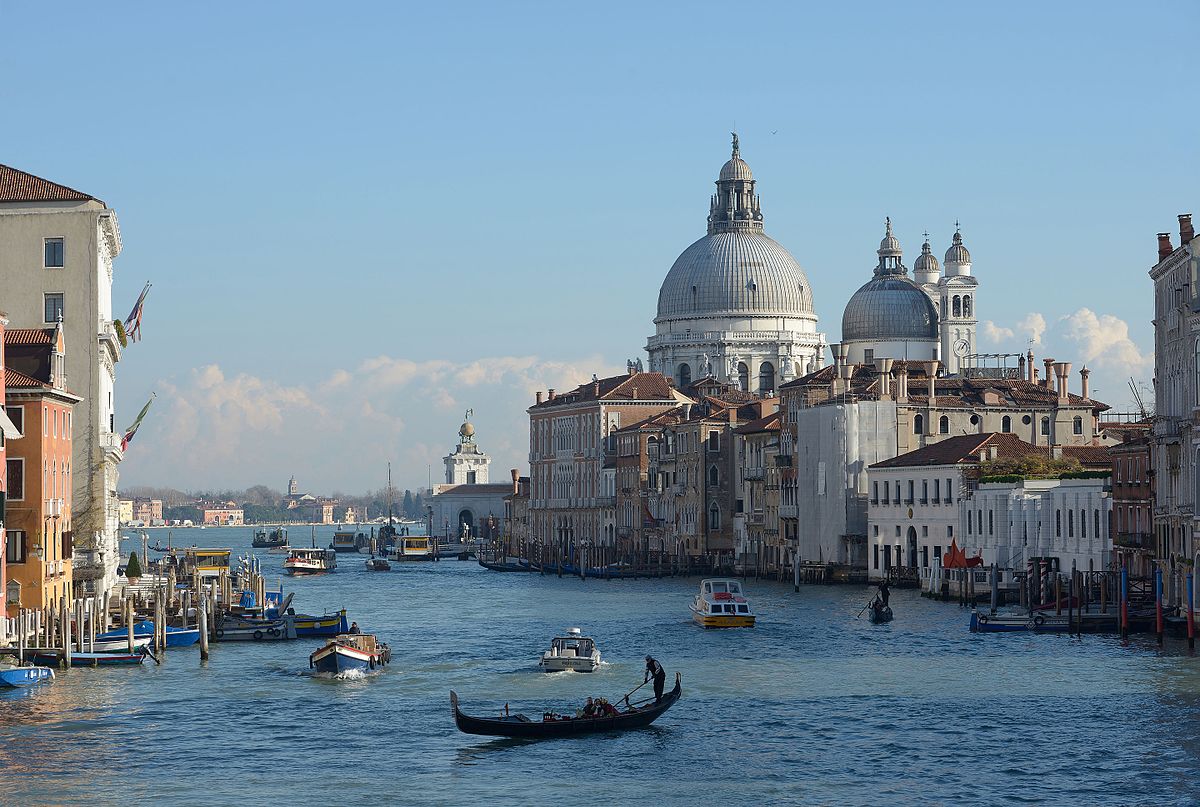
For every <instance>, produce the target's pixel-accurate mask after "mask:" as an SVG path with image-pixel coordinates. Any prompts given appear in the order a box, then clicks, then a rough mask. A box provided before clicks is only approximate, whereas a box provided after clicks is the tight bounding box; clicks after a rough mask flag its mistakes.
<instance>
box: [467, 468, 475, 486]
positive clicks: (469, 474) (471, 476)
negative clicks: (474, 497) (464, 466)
mask: <svg viewBox="0 0 1200 807" xmlns="http://www.w3.org/2000/svg"><path fill="white" fill-rule="evenodd" d="M467 484H468V485H474V484H475V472H474V471H467Z"/></svg>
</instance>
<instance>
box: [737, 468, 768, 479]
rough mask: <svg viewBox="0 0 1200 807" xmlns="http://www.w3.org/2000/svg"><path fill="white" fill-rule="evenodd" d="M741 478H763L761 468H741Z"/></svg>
mask: <svg viewBox="0 0 1200 807" xmlns="http://www.w3.org/2000/svg"><path fill="white" fill-rule="evenodd" d="M742 478H743V479H745V480H747V481H758V480H761V479H762V478H763V469H762V468H761V467H759V468H744V469H742Z"/></svg>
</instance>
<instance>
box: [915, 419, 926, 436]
mask: <svg viewBox="0 0 1200 807" xmlns="http://www.w3.org/2000/svg"><path fill="white" fill-rule="evenodd" d="M924 433H925V416H924V415H917V416H916V417H914V418H913V434H924Z"/></svg>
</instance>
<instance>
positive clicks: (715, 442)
mask: <svg viewBox="0 0 1200 807" xmlns="http://www.w3.org/2000/svg"><path fill="white" fill-rule="evenodd" d="M708 450H709V451H720V450H721V433H720V432H709V433H708Z"/></svg>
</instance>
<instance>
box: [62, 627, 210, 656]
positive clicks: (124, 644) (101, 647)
mask: <svg viewBox="0 0 1200 807" xmlns="http://www.w3.org/2000/svg"><path fill="white" fill-rule="evenodd" d="M112 634H120V635H118V636H113V635H112ZM101 636H103V637H104V638H101V637H100V636H97V637H96V641H94V642H91V643H89V642H88V640H87V639H84V640H83V644H84V647H87V646H88V645H89V644H90V645H91V648H92V649H91V651H89V652H95V653H128V652H129V634H128V633H124V632H121V631H109V632H108V633H106V634H101ZM150 639H151V636H150V634H148V633H147V634H145V635H143V636H138V635H137V628H136V626H135V627H134V633H133V652H135V653H138V652H140V651H142V650H143V649H145V648H147V647H149V646H150ZM197 641H199V637H197Z"/></svg>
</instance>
